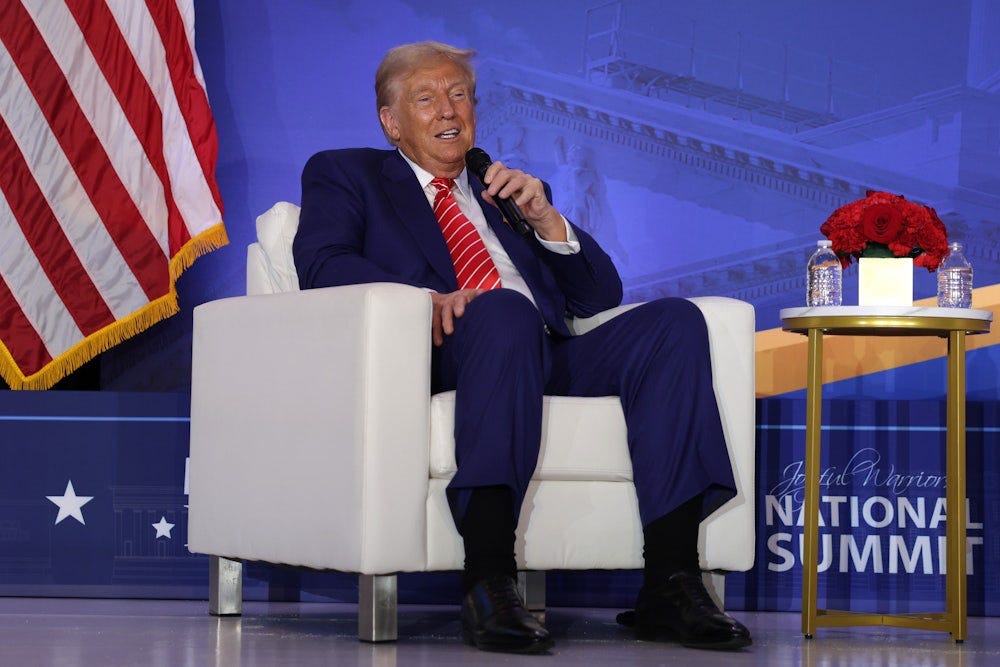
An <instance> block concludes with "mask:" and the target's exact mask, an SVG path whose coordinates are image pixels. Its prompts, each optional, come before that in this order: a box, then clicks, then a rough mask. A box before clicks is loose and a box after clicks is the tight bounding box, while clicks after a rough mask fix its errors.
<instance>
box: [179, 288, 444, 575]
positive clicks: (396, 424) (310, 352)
mask: <svg viewBox="0 0 1000 667" xmlns="http://www.w3.org/2000/svg"><path fill="white" fill-rule="evenodd" d="M430 318H431V299H430V296H429V295H428V293H427V292H426V291H425V290H421V289H418V288H414V287H408V286H405V285H397V284H387V283H381V284H379V283H376V284H367V285H354V286H347V287H335V288H326V289H317V290H306V291H302V292H288V293H282V294H273V295H260V296H246V297H235V298H230V299H223V300H220V301H214V302H211V303H206V304H203V305H201V306H198V307H197V308H196V309H195V311H194V338H193V355H192V382H191V460H190V468H189V490H190V500H189V502H190V524H189V535H188V543H189V546H190V549H191V550H192V551H195V552H199V553H209V554H213V555H219V556H229V557H237V558H243V559H255V560H263V561H268V562H275V563H286V564H292V565H303V566H307V567H315V568H329V569H337V570H343V571H351V572H363V573H366V574H380V573H387V572H395V571H399V570H413V569H420V568H421V567H422V562H421V561H420V560H419V559H422V558H423V554H425V553H426V547H425V545H424V543H425V541H426V528H425V522H426V518H425V517H426V508H425V503H426V498H427V486H428V474H427V471H428V467H429V463H428V456H429V454H428V450H429V444H428V441H429V423H428V420H429V416H428V415H429V410H430V380H429V377H430V375H429V373H430V350H431V342H430V332H431V326H430ZM414 558H416V559H418V560H416V561H415V560H414Z"/></svg>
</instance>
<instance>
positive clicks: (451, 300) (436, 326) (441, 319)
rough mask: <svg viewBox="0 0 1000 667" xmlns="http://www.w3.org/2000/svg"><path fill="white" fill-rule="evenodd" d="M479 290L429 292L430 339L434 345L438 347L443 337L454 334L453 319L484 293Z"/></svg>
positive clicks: (459, 315)
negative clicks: (444, 292)
mask: <svg viewBox="0 0 1000 667" xmlns="http://www.w3.org/2000/svg"><path fill="white" fill-rule="evenodd" d="M485 291H486V290H481V289H460V290H458V291H457V292H451V293H450V294H439V293H438V292H431V302H432V303H433V304H434V313H433V315H431V337H432V338H433V339H434V345H436V346H438V347H440V346H441V345H442V344H443V343H444V337H445V336H450V335H451V334H453V333H454V332H455V318H456V317H461V316H462V315H463V314H464V313H465V306H466V305H468V303H469V302H470V301H472V300H473V299H475V298H476V297H477V296H479V295H480V294H482V293H483V292H485Z"/></svg>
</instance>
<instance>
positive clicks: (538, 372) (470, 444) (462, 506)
mask: <svg viewBox="0 0 1000 667" xmlns="http://www.w3.org/2000/svg"><path fill="white" fill-rule="evenodd" d="M472 55H473V52H472V51H467V50H462V49H457V48H455V47H451V46H448V45H445V44H440V43H437V42H421V43H417V44H408V45H404V46H400V47H396V48H395V49H392V50H391V51H389V53H388V54H387V55H386V56H385V58H384V59H383V61H382V63H381V65H380V66H379V69H378V72H377V74H376V80H375V89H376V98H377V99H376V103H377V107H378V114H379V120H380V122H381V125H382V130H383V132H384V133H385V135H386V137H387V138H388V140H389V142H390V143H391V144H392V145H393V146H395V150H389V151H386V150H375V149H348V150H332V151H324V152H321V153H318V154H316V155H314V156H313V157H312V158H311V159H310V160H309V162H308V163H307V164H306V167H305V169H304V171H303V174H302V211H301V215H300V221H299V229H298V233H297V235H296V237H295V242H294V245H293V250H294V256H295V265H296V268H297V271H298V274H299V283H300V286H301V287H302V288H303V289H308V288H315V287H327V286H332V285H347V284H358V283H368V282H386V281H387V282H397V283H405V284H408V285H415V286H419V287H423V288H426V289H427V290H428V292H429V293H430V297H431V301H432V304H433V325H432V326H433V331H432V338H433V341H434V350H433V354H432V380H431V382H432V387H431V388H432V390H433V391H435V392H437V391H446V390H451V389H455V390H456V407H455V446H456V460H457V463H458V471H457V473H456V474H455V476H454V478H453V479H452V480H451V482H450V484H449V487H448V500H449V503H450V505H451V509H452V513H453V516H454V519H455V524H456V526H457V528H458V530H459V533H460V534H461V535H462V539H463V543H464V547H465V570H464V572H463V578H462V587H463V600H462V629H463V636H464V637H465V639H466V641H467V642H469V643H471V644H473V645H475V646H477V647H479V648H481V649H484V650H496V651H515V652H528V653H531V652H540V651H545V650H547V649H549V648H550V647H551V646H552V645H553V642H552V639H551V637H550V635H549V633H548V631H547V630H546V629H545V627H544V626H543V625H542V624H541V623H540V622H539V621H537V620H536V619H535V618H534V617H532V616H531V615H530V614H528V613H527V611H526V610H525V609H524V607H523V604H522V602H521V600H520V598H519V596H518V594H517V591H516V586H515V583H514V578H515V575H516V563H515V559H514V531H515V528H516V522H517V517H518V516H519V513H520V509H521V503H522V500H523V498H524V494H525V491H526V489H527V485H528V481H529V479H530V478H531V475H532V473H533V472H534V469H535V465H536V463H537V458H538V451H539V443H540V437H541V417H542V396H543V395H544V394H552V395H566V396H606V395H618V396H620V397H621V401H622V407H623V410H624V413H625V419H626V424H627V426H628V431H629V447H630V452H631V455H632V464H633V471H634V472H633V475H634V482H635V486H636V492H637V495H638V501H639V510H640V515H641V518H642V522H643V526H644V530H643V533H644V538H645V546H644V551H643V553H644V557H645V569H644V575H645V578H644V584H643V587H642V589H641V590H640V592H639V596H638V599H637V603H636V612H635V615H634V623H635V626H636V630H637V632H638V633H639V634H640V635H641V636H647V637H663V638H668V639H674V640H678V641H681V642H682V643H684V644H685V645H688V646H693V647H699V648H716V649H719V648H722V649H732V648H740V647H743V646H747V645H749V644H750V643H751V640H750V635H749V632H748V631H747V629H746V628H745V627H744V626H743V625H741V624H740V623H739V622H737V621H736V620H734V619H733V618H732V617H730V616H728V615H727V614H725V613H723V612H722V611H720V610H719V609H718V608H717V607H716V606H715V604H714V603H713V602H712V601H711V599H710V598H709V596H708V594H707V592H706V591H705V588H704V585H703V584H702V581H701V576H700V571H699V563H698V549H697V538H698V526H699V523H700V521H701V519H702V518H703V517H705V516H707V515H708V513H710V512H711V511H712V510H714V509H715V508H717V507H718V506H719V505H721V504H722V502H725V500H728V499H729V498H730V497H732V496H733V494H734V493H735V484H734V482H733V475H732V467H731V465H730V462H729V458H728V453H727V450H726V446H725V442H724V439H723V434H722V427H721V423H720V420H719V414H718V408H717V406H716V403H715V395H714V392H713V389H712V377H711V361H710V358H709V350H708V337H707V330H706V326H705V322H704V318H703V317H702V315H701V312H700V311H699V310H698V309H697V307H695V306H694V305H693V304H691V303H690V302H688V301H685V300H683V299H662V300H659V301H655V302H651V303H648V304H644V305H642V306H639V307H637V308H634V309H632V310H630V311H628V312H626V313H624V314H622V315H620V316H618V317H616V318H614V319H613V320H612V321H610V322H608V323H606V324H604V325H602V326H600V327H598V328H596V329H594V330H593V331H591V332H588V333H587V334H584V335H581V336H573V335H571V333H570V331H569V330H568V328H567V327H566V323H565V318H566V316H567V315H572V316H583V317H586V316H590V315H594V314H595V313H598V312H600V311H602V310H606V309H608V308H611V307H614V306H616V305H618V304H619V303H620V301H621V298H622V286H621V279H620V278H619V276H618V272H617V270H616V269H615V267H614V265H613V263H612V262H611V260H610V259H609V257H608V255H607V254H605V252H604V251H603V250H602V249H601V248H600V247H599V246H598V244H597V243H596V242H595V241H594V239H593V238H591V237H590V236H589V235H588V234H587V233H586V232H584V231H582V230H581V229H579V228H577V227H576V226H574V225H573V224H572V222H570V221H567V220H566V219H565V218H564V217H563V216H562V215H561V214H560V213H559V211H557V210H556V209H555V208H554V207H553V205H552V204H551V202H550V198H549V196H548V189H547V187H546V186H545V184H543V183H542V182H541V181H540V180H538V179H537V178H535V177H533V176H531V175H529V174H526V173H524V172H522V171H519V170H514V169H508V168H507V167H505V166H504V165H503V164H502V163H500V162H495V163H493V164H492V165H491V166H490V167H489V169H488V170H487V171H486V174H485V178H484V180H485V182H486V183H487V185H486V186H485V187H484V186H483V185H482V184H481V183H480V182H479V181H478V180H477V179H475V178H470V177H469V175H468V173H467V171H466V168H465V155H466V152H467V151H468V150H469V149H470V148H472V147H473V145H474V143H475V131H476V115H475V86H476V79H475V72H474V70H473V68H472V65H471V57H472ZM442 179H444V180H442ZM451 197H454V200H452V199H451ZM497 198H509V199H511V200H512V201H514V202H515V203H516V204H517V205H518V206H519V207H520V210H521V211H522V212H523V214H524V218H525V220H526V222H527V224H528V225H529V226H530V228H531V229H530V233H528V234H526V235H522V234H519V233H518V232H516V231H515V230H514V229H513V228H512V227H511V226H510V225H509V224H508V223H507V221H505V220H504V219H503V217H502V215H501V214H500V212H499V210H498V209H497V208H496V207H495V206H494V205H493V203H494V201H495V200H496V199H497ZM442 202H444V203H442ZM456 208H457V209H458V210H460V213H459V212H457V211H456ZM445 209H446V210H447V211H449V212H450V213H447V212H443V211H445ZM439 216H442V220H441V221H439ZM447 216H458V219H459V221H460V222H459V223H458V224H463V225H464V224H466V223H471V226H472V227H474V228H475V232H472V233H471V234H470V235H469V238H472V239H473V240H472V242H473V243H475V244H479V242H480V241H481V244H482V245H476V246H475V247H476V248H478V250H477V251H476V252H481V254H482V255H483V257H484V263H485V266H486V269H487V270H488V273H489V275H490V276H492V277H491V278H489V279H488V280H484V281H479V282H468V284H464V285H460V284H459V280H460V279H461V280H462V281H463V282H467V279H466V277H465V275H466V268H465V267H464V266H463V265H462V259H461V256H462V254H463V253H464V252H465V251H464V250H461V249H459V250H456V249H455V248H454V247H453V246H451V245H449V244H450V243H454V240H453V239H452V238H450V236H451V231H450V228H449V227H448V225H449V224H451V223H450V222H449V220H451V221H454V220H455V218H454V217H451V218H448V220H444V217H447ZM469 229H471V227H470V228H469ZM463 234H464V232H463ZM446 235H447V236H449V239H448V240H446ZM483 247H485V252H483V251H482V248H483ZM487 254H488V255H489V257H488V258H486V257H485V256H486V255H487ZM490 262H492V264H490ZM477 266H479V263H478V261H477ZM476 280H478V278H477V279H476Z"/></svg>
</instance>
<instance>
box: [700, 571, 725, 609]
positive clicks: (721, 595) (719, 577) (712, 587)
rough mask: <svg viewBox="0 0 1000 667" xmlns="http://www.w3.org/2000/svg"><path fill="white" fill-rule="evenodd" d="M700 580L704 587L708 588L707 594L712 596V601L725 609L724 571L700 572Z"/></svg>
mask: <svg viewBox="0 0 1000 667" xmlns="http://www.w3.org/2000/svg"><path fill="white" fill-rule="evenodd" d="M701 581H702V583H704V584H705V589H706V590H708V595H709V596H710V597H711V598H712V601H713V602H714V603H715V604H716V605H717V606H718V607H719V609H721V610H723V611H725V610H726V575H725V573H724V572H711V571H709V572H705V571H703V572H702V573H701Z"/></svg>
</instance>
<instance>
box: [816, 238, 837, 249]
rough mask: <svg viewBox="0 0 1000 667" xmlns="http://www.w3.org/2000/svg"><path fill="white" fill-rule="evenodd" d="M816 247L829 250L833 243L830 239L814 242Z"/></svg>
mask: <svg viewBox="0 0 1000 667" xmlns="http://www.w3.org/2000/svg"><path fill="white" fill-rule="evenodd" d="M816 245H818V246H819V247H820V248H829V247H831V246H832V245H833V241H831V240H830V239H823V240H822V241H816Z"/></svg>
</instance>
